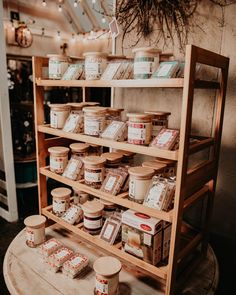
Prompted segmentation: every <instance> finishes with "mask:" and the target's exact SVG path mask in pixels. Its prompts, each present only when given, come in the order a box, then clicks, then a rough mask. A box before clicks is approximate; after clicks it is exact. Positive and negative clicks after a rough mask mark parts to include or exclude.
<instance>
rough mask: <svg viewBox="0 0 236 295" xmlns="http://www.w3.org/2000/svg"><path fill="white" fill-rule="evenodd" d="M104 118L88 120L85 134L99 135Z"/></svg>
mask: <svg viewBox="0 0 236 295" xmlns="http://www.w3.org/2000/svg"><path fill="white" fill-rule="evenodd" d="M102 120H103V119H102V118H96V119H95V118H88V117H86V118H85V120H84V133H85V134H88V135H99V133H100V131H101V130H102V128H103V126H102Z"/></svg>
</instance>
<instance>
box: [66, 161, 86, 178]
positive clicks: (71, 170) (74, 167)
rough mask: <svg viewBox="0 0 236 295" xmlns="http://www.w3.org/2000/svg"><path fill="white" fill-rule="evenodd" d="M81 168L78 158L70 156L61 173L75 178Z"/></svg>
mask: <svg viewBox="0 0 236 295" xmlns="http://www.w3.org/2000/svg"><path fill="white" fill-rule="evenodd" d="M81 168H82V163H81V161H79V160H78V159H73V158H71V159H70V161H69V163H68V165H67V166H66V169H65V171H64V173H63V176H65V177H67V178H70V179H73V180H76V178H77V176H78V175H79V172H80V170H79V169H81Z"/></svg>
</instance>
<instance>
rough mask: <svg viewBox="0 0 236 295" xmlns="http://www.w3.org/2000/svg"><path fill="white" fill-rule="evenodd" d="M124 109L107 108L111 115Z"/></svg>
mask: <svg viewBox="0 0 236 295" xmlns="http://www.w3.org/2000/svg"><path fill="white" fill-rule="evenodd" d="M123 111H124V109H119V108H107V113H108V114H109V115H113V114H120V113H121V112H123Z"/></svg>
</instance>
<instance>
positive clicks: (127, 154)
mask: <svg viewBox="0 0 236 295" xmlns="http://www.w3.org/2000/svg"><path fill="white" fill-rule="evenodd" d="M116 153H119V154H121V155H123V156H124V157H133V156H134V155H136V154H135V153H133V152H129V151H122V150H116Z"/></svg>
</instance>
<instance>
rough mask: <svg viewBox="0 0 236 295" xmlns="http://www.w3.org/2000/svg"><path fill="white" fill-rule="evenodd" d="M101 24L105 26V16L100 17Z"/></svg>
mask: <svg viewBox="0 0 236 295" xmlns="http://www.w3.org/2000/svg"><path fill="white" fill-rule="evenodd" d="M102 23H103V24H105V23H106V19H105V16H104V15H103V17H102Z"/></svg>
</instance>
